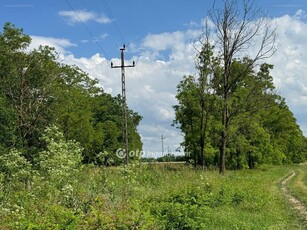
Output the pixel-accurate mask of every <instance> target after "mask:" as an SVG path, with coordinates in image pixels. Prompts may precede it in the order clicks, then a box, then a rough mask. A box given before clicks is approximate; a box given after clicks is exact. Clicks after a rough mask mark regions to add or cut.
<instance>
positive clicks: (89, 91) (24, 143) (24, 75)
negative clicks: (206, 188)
mask: <svg viewBox="0 0 307 230" xmlns="http://www.w3.org/2000/svg"><path fill="white" fill-rule="evenodd" d="M30 43H31V37H30V36H29V35H26V34H25V33H24V32H23V30H22V29H20V28H16V27H15V26H14V25H13V24H11V23H6V24H5V25H4V27H3V31H2V33H1V34H0V67H1V68H0V129H1V132H0V152H1V153H5V152H7V151H8V150H10V149H17V150H18V151H21V152H22V153H23V155H24V157H25V158H26V159H27V160H28V161H29V162H34V161H35V159H37V158H38V157H39V156H38V155H39V154H41V153H42V152H44V151H43V150H44V149H46V141H44V139H43V138H42V136H43V133H44V132H45V130H46V129H48V127H49V128H50V126H52V125H53V126H56V127H57V130H58V129H59V130H60V132H61V133H62V134H63V137H64V138H65V140H66V141H69V140H75V141H77V142H79V143H80V145H81V147H82V149H83V151H82V159H83V160H82V161H83V162H84V163H95V164H98V165H113V164H120V163H122V159H119V158H117V157H116V156H115V152H116V150H117V149H118V148H122V147H123V146H122V142H123V141H122V113H121V111H122V109H121V108H122V100H121V97H120V96H117V97H112V96H111V95H110V94H108V93H106V92H104V90H103V89H102V88H101V87H99V85H98V81H97V80H95V79H92V78H90V77H89V76H88V74H87V73H85V72H83V71H82V70H81V69H79V68H78V67H77V66H72V65H66V64H62V63H60V62H59V61H58V54H57V52H56V51H55V49H54V48H52V47H48V46H40V47H39V48H37V49H34V50H30V51H29V49H28V47H29V45H30ZM128 114H129V116H128V134H129V143H130V149H131V150H137V149H142V142H141V138H140V135H139V133H138V131H137V126H138V124H139V123H140V121H141V119H142V117H141V116H140V115H139V114H138V113H136V112H134V111H132V110H131V109H128Z"/></svg>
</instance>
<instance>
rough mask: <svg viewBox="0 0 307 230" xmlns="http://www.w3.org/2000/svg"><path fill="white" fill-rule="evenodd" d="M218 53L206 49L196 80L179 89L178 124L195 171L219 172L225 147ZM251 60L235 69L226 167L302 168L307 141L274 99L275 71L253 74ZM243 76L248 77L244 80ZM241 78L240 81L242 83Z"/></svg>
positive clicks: (264, 68) (235, 62)
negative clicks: (214, 169) (200, 168)
mask: <svg viewBox="0 0 307 230" xmlns="http://www.w3.org/2000/svg"><path fill="white" fill-rule="evenodd" d="M213 49H214V47H212V46H210V44H208V43H206V44H204V46H203V48H202V51H201V52H200V54H199V64H198V65H197V69H198V70H199V75H198V76H185V77H184V78H183V80H182V81H181V82H180V83H179V85H178V87H177V89H178V92H177V96H176V97H177V99H178V105H175V106H174V109H175V111H176V119H175V121H174V124H175V125H176V126H177V127H178V128H180V129H181V131H182V133H183V134H184V142H183V143H182V145H183V146H184V147H185V151H186V152H188V153H190V154H189V156H190V160H191V161H193V162H194V163H195V166H196V165H203V166H218V164H219V157H220V155H219V151H220V148H221V147H222V146H221V145H222V140H221V133H222V122H221V121H222V118H221V112H220V111H221V110H222V107H223V103H224V102H223V87H222V84H221V81H222V78H223V74H222V73H223V66H222V65H221V59H220V58H219V56H216V55H214V52H213ZM251 62H252V60H250V59H248V58H243V59H235V60H233V61H232V65H231V75H230V79H232V78H236V79H237V80H236V81H233V82H236V84H233V85H230V89H229V100H228V101H227V103H228V105H227V107H228V114H229V116H228V119H229V121H228V123H229V130H228V142H227V151H226V166H227V167H228V168H231V169H242V168H254V167H255V166H257V165H261V164H282V163H298V162H302V161H304V160H306V158H307V154H306V153H307V141H306V138H305V137H304V136H303V134H302V131H301V130H300V128H299V126H298V125H297V123H296V119H295V118H294V116H293V114H292V113H291V111H290V110H289V108H288V106H287V105H286V103H285V99H284V98H282V97H281V96H279V95H278V94H277V93H276V90H275V88H274V85H273V79H272V76H271V75H270V70H271V69H272V68H273V66H272V65H270V64H267V63H263V64H261V65H260V66H259V68H253V67H252V66H253V65H252V64H251ZM242 74H243V75H244V76H242ZM238 75H240V78H238Z"/></svg>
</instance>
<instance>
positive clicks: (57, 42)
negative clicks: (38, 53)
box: [29, 35, 76, 54]
mask: <svg viewBox="0 0 307 230" xmlns="http://www.w3.org/2000/svg"><path fill="white" fill-rule="evenodd" d="M31 39H32V42H31V44H30V46H29V49H30V50H32V49H34V48H38V47H39V46H40V45H42V46H50V47H54V48H56V50H57V52H59V53H61V54H66V53H67V51H66V49H67V48H68V47H71V46H76V44H74V43H72V42H71V41H70V40H68V39H64V38H52V37H42V36H34V35H32V36H31Z"/></svg>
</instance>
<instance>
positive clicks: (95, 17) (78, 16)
mask: <svg viewBox="0 0 307 230" xmlns="http://www.w3.org/2000/svg"><path fill="white" fill-rule="evenodd" d="M58 14H59V15H60V16H62V17H64V18H66V19H67V20H68V23H69V24H71V25H72V24H75V23H77V22H87V21H95V22H98V23H101V24H107V23H110V22H111V21H112V20H111V19H109V18H108V17H106V16H105V15H103V14H100V15H99V14H97V13H95V12H93V11H87V10H75V11H60V12H59V13H58Z"/></svg>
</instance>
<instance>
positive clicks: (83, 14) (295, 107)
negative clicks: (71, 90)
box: [0, 0, 307, 155]
mask: <svg viewBox="0 0 307 230" xmlns="http://www.w3.org/2000/svg"><path fill="white" fill-rule="evenodd" d="M216 2H217V4H220V3H221V1H219V0H217V1H216ZM255 2H256V4H257V5H258V6H260V7H261V8H262V9H263V10H264V11H265V12H266V14H267V16H268V17H269V18H270V20H271V21H272V23H273V24H274V25H275V26H276V27H277V32H278V38H277V48H278V51H277V53H276V54H275V56H274V57H273V58H271V59H269V60H268V62H270V63H272V64H274V65H275V69H274V71H273V72H272V75H273V78H274V83H275V84H276V86H277V87H278V90H279V91H280V93H281V94H282V95H283V96H284V97H285V98H286V100H287V103H288V105H289V107H290V109H291V110H292V111H293V112H294V115H295V116H296V118H297V119H298V122H299V125H300V126H301V128H302V130H303V131H304V134H305V135H307V111H305V108H306V106H307V74H306V73H305V70H306V68H307V55H306V54H305V53H304V51H305V50H307V45H306V44H305V43H306V42H305V41H306V40H307V20H306V19H307V14H306V12H305V11H307V2H306V0H292V1H289V0H260V1H255ZM212 4H213V0H206V1H205V0H177V1H175V0H168V1H165V0H146V1H145V0H130V1H128V0H126V1H124V0H121V1H120V0H112V1H111V0H89V1H84V0H83V1H81V0H57V1H54V0H44V1H38V0H2V1H1V3H0V24H1V25H3V24H4V22H7V21H9V22H12V23H13V24H15V25H16V26H17V27H20V28H23V29H24V31H25V33H27V34H29V35H30V36H31V37H32V39H33V44H32V46H31V48H35V47H37V46H38V45H39V44H42V45H50V46H55V47H56V49H57V50H58V52H59V53H60V57H59V58H60V59H61V61H63V62H65V63H67V64H76V65H78V66H79V67H80V68H82V69H84V70H85V71H86V72H88V73H89V74H90V76H91V77H93V78H97V79H99V81H100V84H101V86H102V87H103V88H104V89H105V90H106V91H107V92H109V93H111V94H112V95H116V94H119V93H120V89H121V86H120V73H119V71H118V70H114V69H110V67H109V63H110V62H111V61H113V62H114V63H115V64H116V63H119V54H120V53H119V48H120V47H121V46H122V44H123V43H126V45H127V46H128V49H127V52H126V60H127V63H128V62H132V60H135V61H136V62H137V66H136V68H133V69H132V68H131V69H129V70H127V99H128V105H129V106H130V107H131V108H133V109H134V110H135V111H138V112H139V113H140V114H141V115H142V116H143V117H144V119H143V121H142V123H141V125H140V127H139V131H140V133H141V135H142V139H143V142H144V150H145V152H152V153H157V154H158V152H161V140H160V135H161V133H164V135H165V137H166V139H165V146H166V148H167V147H169V148H170V151H174V150H175V149H176V148H177V147H178V146H179V144H180V142H181V141H182V136H181V134H180V132H179V131H178V130H176V129H175V128H174V127H171V126H170V125H171V123H172V120H173V119H174V112H173V109H172V105H174V104H176V100H175V95H176V86H177V84H178V83H179V81H180V80H181V79H182V77H183V75H185V74H195V69H194V58H195V50H194V49H193V45H192V44H191V42H192V41H193V40H195V38H196V37H197V36H198V35H199V34H200V32H201V28H202V21H203V19H204V18H205V17H206V15H207V12H208V10H209V9H210V8H211V7H212ZM157 154H155V155H157ZM148 155H150V154H148ZM152 155H153V154H152Z"/></svg>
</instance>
